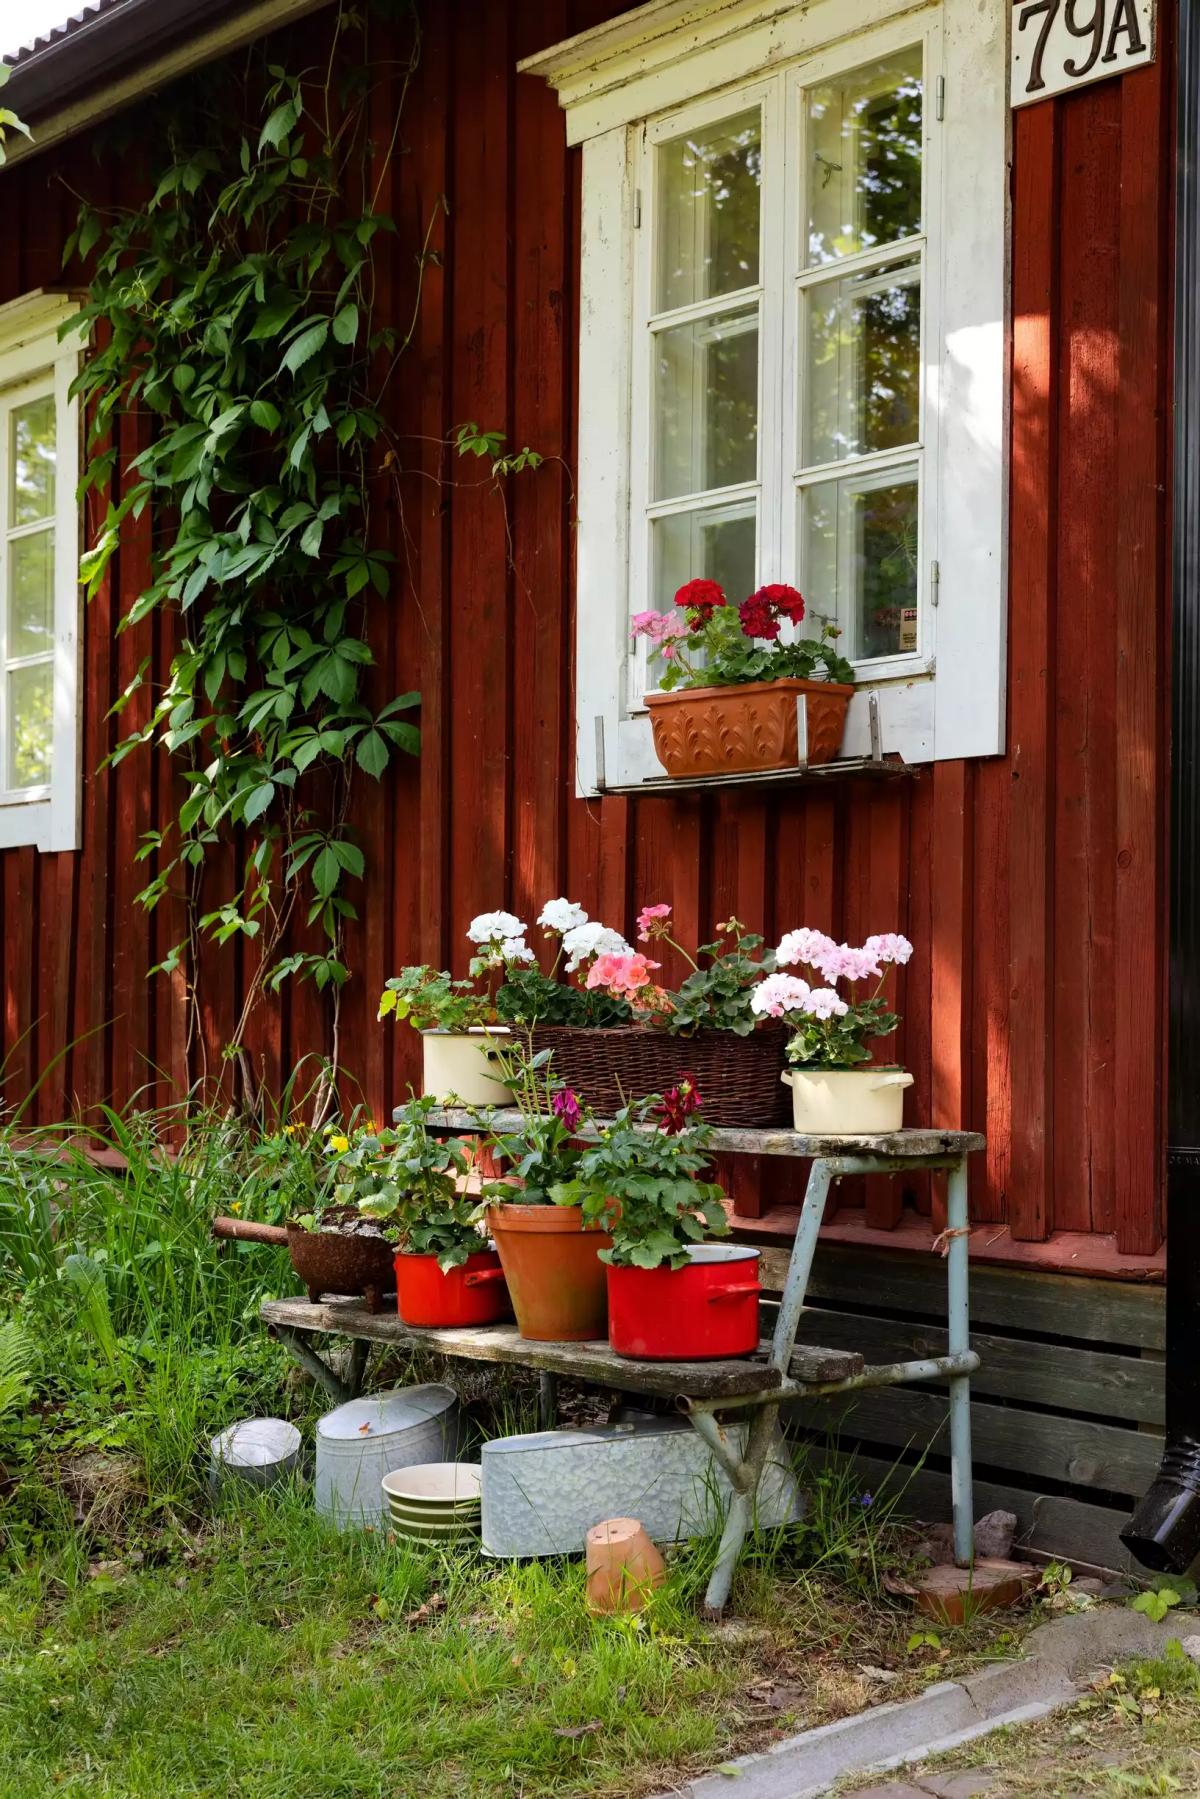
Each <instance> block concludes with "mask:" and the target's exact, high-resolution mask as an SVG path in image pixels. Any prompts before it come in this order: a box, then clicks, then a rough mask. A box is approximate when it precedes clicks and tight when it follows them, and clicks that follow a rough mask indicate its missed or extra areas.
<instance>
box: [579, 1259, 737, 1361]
mask: <svg viewBox="0 0 1200 1799" xmlns="http://www.w3.org/2000/svg"><path fill="white" fill-rule="evenodd" d="M758 1258H759V1252H758V1250H757V1249H746V1248H744V1247H743V1246H742V1245H740V1244H726V1243H696V1244H693V1245H692V1247H691V1248H690V1249H689V1250H688V1261H687V1266H686V1267H684V1268H668V1267H666V1266H664V1267H662V1268H610V1269H609V1271H608V1340H609V1343H610V1344H611V1345H612V1347H613V1349H615V1350H616V1352H617V1354H618V1355H624V1356H629V1357H631V1358H632V1359H633V1360H634V1361H639V1362H710V1361H715V1360H717V1359H718V1358H719V1357H722V1356H740V1355H751V1354H753V1352H754V1351H755V1350H756V1349H757V1348H758V1295H759V1292H760V1288H759V1284H758Z"/></svg>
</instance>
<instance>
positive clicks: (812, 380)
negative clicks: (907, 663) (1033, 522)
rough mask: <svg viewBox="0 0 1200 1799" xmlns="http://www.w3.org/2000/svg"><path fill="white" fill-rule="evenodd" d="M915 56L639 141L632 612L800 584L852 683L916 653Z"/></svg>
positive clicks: (774, 90) (781, 78) (782, 76)
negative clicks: (872, 668) (641, 216)
mask: <svg viewBox="0 0 1200 1799" xmlns="http://www.w3.org/2000/svg"><path fill="white" fill-rule="evenodd" d="M923 57H924V51H923V48H922V46H921V45H920V44H916V45H914V46H912V47H911V48H906V49H902V50H899V51H894V52H891V53H889V54H888V55H886V56H882V57H878V58H876V59H875V60H873V61H871V62H869V63H866V64H862V65H860V66H858V67H848V68H846V69H843V70H841V71H839V72H837V73H836V74H826V73H825V72H824V68H827V67H828V64H826V65H823V70H822V73H821V74H820V76H819V77H817V78H814V79H811V80H808V81H806V80H805V71H804V68H803V66H799V67H794V68H792V69H790V70H784V71H782V72H780V73H779V74H777V75H773V76H771V77H770V78H769V79H768V80H767V81H766V82H760V83H757V84H756V86H755V88H754V90H753V91H754V94H755V98H756V102H757V103H756V104H755V105H754V106H750V105H748V104H747V98H746V94H745V93H743V94H742V95H741V96H733V97H732V98H731V99H730V102H729V111H728V115H727V116H726V117H724V118H721V117H714V112H713V108H712V106H711V104H709V105H707V106H706V107H705V109H704V111H703V113H702V114H698V115H697V120H696V123H695V125H694V126H691V127H689V128H686V129H680V128H678V127H673V126H670V125H668V126H660V127H658V128H655V127H654V126H653V125H652V126H650V127H648V131H647V148H646V152H645V154H646V157H647V159H648V165H647V166H646V167H645V172H644V174H643V176H642V177H641V179H642V180H643V181H645V182H648V192H649V194H650V195H651V204H650V206H649V209H648V239H647V241H646V242H645V244H644V246H643V250H642V261H641V269H642V274H641V277H640V280H641V294H642V318H641V323H640V327H639V328H640V330H641V331H642V332H643V333H644V334H645V336H644V338H643V351H642V354H641V367H642V368H643V369H644V371H645V373H644V379H643V380H642V382H641V383H640V391H638V392H636V393H635V395H634V400H635V405H636V406H637V407H639V408H641V409H643V410H642V415H641V421H640V422H639V423H638V424H637V425H636V426H635V430H634V441H635V443H636V444H639V445H640V446H642V448H641V449H639V454H638V462H639V464H641V466H639V467H636V468H635V469H634V472H633V484H632V486H633V493H634V496H635V505H636V507H637V508H638V510H639V512H640V514H641V516H640V517H637V518H635V520H634V525H633V529H634V532H635V548H634V554H633V576H634V578H633V581H632V583H631V595H630V603H631V610H633V611H641V610H643V609H644V608H645V607H646V606H652V607H655V608H657V609H659V610H666V609H667V608H668V607H670V605H671V604H672V602H673V599H674V595H675V592H676V590H677V589H678V588H679V587H680V586H681V585H682V584H683V583H684V582H685V581H688V580H692V579H694V578H696V577H698V576H706V577H708V578H710V579H713V580H717V581H719V582H720V583H721V585H722V586H723V587H724V588H725V591H726V593H727V594H728V596H729V597H730V599H732V600H734V601H740V600H742V599H744V598H745V597H746V596H747V595H748V594H749V593H751V592H752V591H753V590H754V588H755V587H756V586H757V585H758V584H759V583H760V582H763V581H786V582H795V583H797V584H798V585H799V586H800V587H801V589H802V590H803V592H804V594H805V597H806V600H807V603H808V609H809V615H810V617H812V618H827V619H829V620H830V621H831V622H835V623H836V624H837V625H838V626H839V627H840V629H841V631H842V633H843V639H844V641H843V643H842V645H841V647H842V649H843V651H844V652H845V653H846V654H848V655H849V656H850V657H851V658H853V659H854V660H856V661H869V660H872V659H878V658H881V657H890V656H907V655H913V654H915V653H917V652H918V650H919V649H920V637H921V630H920V611H919V608H920V592H921V578H920V570H921V559H920V551H919V537H920V518H921V482H922V449H923V390H924V375H923V368H924V364H923V357H924V353H925V348H924V339H925V320H924V297H925V238H924V210H923V187H924V170H923V144H924V138H923V132H924V86H925V82H924V69H923ZM797 227H798V228H797ZM789 258H790V259H791V260H790V262H789ZM793 508H794V513H793V512H792V509H793ZM789 515H790V516H789ZM793 517H794V525H793V522H792V519H793ZM639 534H644V535H639ZM644 674H645V670H644V668H643V667H642V666H641V665H640V664H639V665H638V666H637V668H636V670H635V676H634V689H633V691H634V697H636V692H637V688H638V686H639V684H640V682H641V680H642V679H643V677H644Z"/></svg>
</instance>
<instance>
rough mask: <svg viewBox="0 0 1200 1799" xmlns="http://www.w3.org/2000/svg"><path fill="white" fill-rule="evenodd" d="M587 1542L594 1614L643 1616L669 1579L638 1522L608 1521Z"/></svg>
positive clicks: (590, 1607)
mask: <svg viewBox="0 0 1200 1799" xmlns="http://www.w3.org/2000/svg"><path fill="white" fill-rule="evenodd" d="M584 1540H585V1544H586V1548H587V1604H588V1610H589V1611H591V1612H640V1611H641V1609H642V1607H643V1606H644V1605H645V1603H646V1601H647V1600H648V1599H649V1598H650V1595H651V1594H652V1593H653V1591H654V1589H655V1587H661V1585H662V1583H663V1581H664V1580H665V1579H666V1578H667V1564H666V1563H665V1562H664V1560H663V1558H662V1556H661V1555H660V1554H659V1552H658V1550H657V1549H656V1548H655V1546H654V1544H653V1543H652V1541H651V1540H650V1537H649V1535H648V1534H647V1532H646V1530H645V1528H644V1527H643V1526H642V1525H641V1524H639V1522H638V1520H637V1519H636V1518H606V1519H605V1520H604V1522H603V1523H602V1524H594V1525H593V1526H592V1528H591V1530H589V1531H588V1533H587V1536H586V1538H585V1539H584Z"/></svg>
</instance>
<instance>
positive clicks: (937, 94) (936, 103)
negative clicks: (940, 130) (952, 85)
mask: <svg viewBox="0 0 1200 1799" xmlns="http://www.w3.org/2000/svg"><path fill="white" fill-rule="evenodd" d="M933 112H934V117H935V118H937V119H944V118H945V116H946V77H945V76H944V75H939V76H938V78H937V80H936V81H935V82H934V84H933Z"/></svg>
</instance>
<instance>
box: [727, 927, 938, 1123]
mask: <svg viewBox="0 0 1200 1799" xmlns="http://www.w3.org/2000/svg"><path fill="white" fill-rule="evenodd" d="M911 955H912V944H911V943H910V942H909V941H908V939H907V937H902V936H900V935H899V933H898V932H895V931H889V932H886V933H885V934H883V935H881V936H874V937H868V938H867V940H866V942H865V943H864V944H863V945H862V947H861V948H852V947H851V946H850V945H849V944H846V943H835V942H834V940H833V938H832V937H827V936H826V935H825V933H824V932H823V931H814V930H809V929H807V928H805V929H802V930H799V931H789V932H788V934H787V935H786V937H784V939H783V940H782V942H781V943H780V945H779V948H778V949H777V950H776V952H775V959H776V963H777V964H778V966H779V968H780V969H787V968H802V969H804V970H805V971H806V972H807V974H808V975H809V976H810V977H811V979H805V978H804V976H803V975H792V974H786V973H774V974H770V975H767V976H766V977H765V978H764V979H763V981H762V982H761V983H760V984H759V986H758V987H757V988H756V989H755V991H754V994H753V996H752V999H751V1004H752V1005H753V1007H754V1010H755V1012H756V1013H758V1014H759V1015H760V1016H761V1017H764V1018H775V1019H779V1020H780V1021H781V1022H782V1023H783V1024H785V1025H786V1026H787V1027H788V1028H789V1030H790V1032H791V1035H790V1037H789V1039H788V1044H787V1059H788V1061H789V1062H790V1063H791V1064H792V1067H791V1068H790V1069H787V1070H785V1071H784V1072H783V1073H782V1074H781V1076H780V1078H781V1080H782V1081H784V1082H785V1084H786V1085H787V1086H789V1087H790V1088H791V1090H792V1116H793V1122H794V1124H795V1128H796V1129H797V1130H798V1131H804V1132H806V1133H808V1134H809V1135H812V1136H821V1137H859V1136H880V1135H886V1134H887V1133H889V1132H891V1131H898V1130H899V1129H900V1127H901V1125H902V1123H903V1121H904V1091H905V1089H906V1088H907V1087H911V1086H912V1082H913V1077H912V1075H911V1074H908V1073H906V1072H905V1070H904V1069H902V1068H899V1067H895V1066H892V1067H886V1066H882V1065H880V1064H879V1063H874V1062H872V1061H871V1053H870V1051H869V1050H868V1048H867V1046H866V1039H867V1038H869V1037H888V1036H890V1035H891V1033H892V1032H893V1031H894V1030H895V1029H896V1026H897V1025H898V1024H899V1022H900V1020H899V1018H898V1017H897V1016H896V1014H895V1013H894V1012H892V1011H891V1010H890V1008H889V1006H888V1003H887V1001H886V1000H885V998H884V996H883V986H884V982H885V981H886V979H887V972H888V969H889V967H891V966H892V965H893V964H896V965H901V964H903V963H905V962H907V961H908V959H909V957H910V956H911ZM840 983H845V987H846V989H847V993H846V995H843V994H842V993H839V991H838V987H839V984H840ZM864 983H870V984H871V986H870V991H869V992H866V993H865V995H864V994H863V992H862V989H863V986H864Z"/></svg>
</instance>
